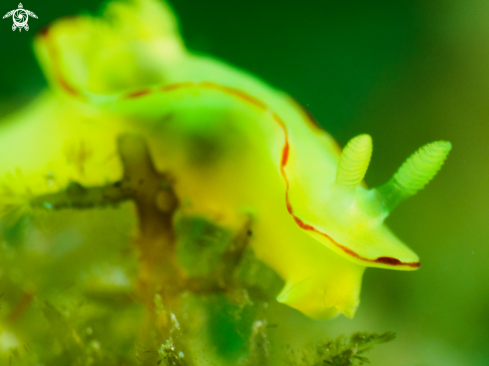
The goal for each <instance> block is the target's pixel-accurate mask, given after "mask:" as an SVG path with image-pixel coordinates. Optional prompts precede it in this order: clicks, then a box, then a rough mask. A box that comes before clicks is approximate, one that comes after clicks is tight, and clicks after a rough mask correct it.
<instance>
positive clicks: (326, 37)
mask: <svg viewBox="0 0 489 366" xmlns="http://www.w3.org/2000/svg"><path fill="white" fill-rule="evenodd" d="M170 3H171V5H172V6H173V8H174V9H175V11H176V13H177V14H178V17H179V19H180V24H181V29H182V32H183V36H184V39H185V40H186V43H187V45H188V47H189V48H191V49H193V50H196V51H199V52H203V53H208V54H211V55H213V56H215V57H218V58H221V59H223V60H225V61H227V62H229V63H231V64H233V65H236V66H238V67H240V68H243V69H245V70H248V71H249V72H251V73H252V74H255V75H257V76H259V77H261V78H262V79H264V80H266V81H267V82H268V83H270V84H272V85H274V86H276V87H278V88H280V89H283V90H285V91H287V92H288V93H290V94H291V95H293V96H294V97H295V98H296V99H298V100H299V101H300V102H301V103H303V104H304V105H305V106H307V108H308V109H309V110H310V111H311V112H312V114H313V115H314V116H315V117H316V118H317V119H318V121H319V122H320V123H321V125H322V126H323V127H324V128H325V129H326V130H328V131H329V132H331V134H332V135H333V136H334V137H335V138H336V139H337V140H338V141H339V142H340V143H341V144H342V145H344V144H345V143H346V142H347V141H348V140H349V139H350V138H351V137H353V136H355V135H357V134H359V133H369V134H371V135H372V137H373V139H374V155H373V158H372V163H371V167H370V169H369V172H368V173H367V183H368V184H369V185H370V186H376V185H379V184H381V183H383V182H384V181H386V180H387V179H388V178H389V177H390V176H391V175H392V174H393V172H394V171H395V169H396V168H397V167H398V166H399V164H400V163H401V162H402V161H403V160H404V159H405V158H406V157H407V156H408V155H409V154H410V153H412V152H413V151H414V150H416V149H417V148H418V147H419V146H421V145H423V144H425V143H427V142H429V141H433V140H438V139H445V140H449V141H451V142H452V143H453V151H452V153H451V155H450V157H449V159H448V161H447V163H446V166H445V167H444V168H443V169H442V171H441V173H440V174H439V176H438V177H437V178H436V179H435V180H434V181H433V182H432V183H430V184H429V185H428V187H427V188H426V189H425V190H424V191H422V192H420V193H418V194H417V195H416V196H415V197H414V198H411V199H409V200H408V201H407V202H405V203H403V204H402V205H401V206H400V207H399V208H397V209H396V210H395V212H394V213H393V214H392V216H391V217H390V218H389V220H388V221H389V224H390V226H391V228H392V229H393V231H394V232H395V233H397V234H398V235H399V236H400V237H401V238H402V239H403V240H404V241H405V242H406V243H407V244H408V245H409V246H411V247H412V248H413V249H414V250H415V251H416V252H417V253H418V254H419V255H420V257H421V259H422V267H421V269H420V270H419V271H417V272H395V271H386V270H379V269H369V270H367V272H366V275H365V278H364V288H363V291H362V305H361V306H360V309H359V311H358V314H357V316H356V317H355V319H353V320H349V319H345V318H338V319H334V320H330V321H324V322H316V323H313V322H306V323H305V324H306V325H304V323H301V325H297V328H295V329H291V330H290V331H292V332H293V331H295V332H297V336H298V338H300V337H301V331H303V330H305V329H309V330H313V331H314V332H316V333H318V334H324V336H326V337H331V336H335V335H338V334H341V333H345V334H349V333H351V332H353V331H358V330H365V331H370V332H374V331H377V332H382V331H395V332H396V333H397V335H398V339H397V340H396V341H395V342H394V343H392V344H389V345H385V346H379V347H377V349H374V350H373V351H372V353H371V357H370V359H371V362H372V364H373V365H378V366H394V365H397V366H408V365H409V366H428V365H432V366H438V365H439V366H451V365H488V364H489V346H488V344H489V312H488V310H489V222H488V219H489V190H488V189H487V187H488V183H489V169H488V167H489V21H488V19H489V2H487V1H485V0H466V1H458V0H434V1H429V2H426V1H420V0H416V1H413V0H409V1H407V0H397V1H387V0H371V1H369V2H365V1H361V0H355V1H353V0H345V1H341V2H340V1H331V0H321V1H319V0H301V1H297V2H289V1H281V2H278V1H275V0H247V1H243V0H233V1H229V0H206V1H197V0H171V1H170ZM102 4H103V2H102V1H97V0H85V1H73V2H67V1H55V0H44V1H42V2H41V1H30V2H24V3H23V5H24V8H25V9H28V10H31V11H33V12H34V13H35V14H37V16H38V17H39V19H32V18H31V19H30V20H29V26H30V30H29V31H28V32H25V31H22V32H20V33H19V32H18V31H16V32H12V29H11V27H12V20H11V19H10V18H8V19H3V20H2V21H0V40H1V42H0V47H1V51H0V70H1V72H0V115H5V114H7V113H10V112H11V111H13V110H15V109H16V108H18V107H19V106H21V105H23V104H25V102H26V101H28V100H29V99H31V98H32V97H33V96H34V95H35V94H36V93H37V92H39V91H40V90H42V89H43V88H45V81H44V79H43V76H42V74H41V71H40V69H39V67H38V65H37V63H36V61H35V59H34V56H33V53H32V49H31V44H32V39H33V36H34V34H35V32H36V31H37V30H38V29H40V28H41V27H42V26H44V25H46V24H48V23H49V22H51V21H52V20H54V19H56V18H58V17H61V16H64V15H69V14H77V13H80V12H90V13H97V12H98V9H99V7H100V6H101V5H102ZM17 6H18V4H17V2H16V1H3V2H2V5H1V9H0V13H1V12H3V13H7V12H8V11H10V10H13V9H16V8H17ZM3 13H2V14H3ZM299 318H300V317H298V319H299Z"/></svg>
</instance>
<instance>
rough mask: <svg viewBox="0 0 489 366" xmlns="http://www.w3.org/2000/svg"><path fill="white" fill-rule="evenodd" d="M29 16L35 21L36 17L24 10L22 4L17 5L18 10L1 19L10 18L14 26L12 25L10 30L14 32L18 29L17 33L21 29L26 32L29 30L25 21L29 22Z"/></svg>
mask: <svg viewBox="0 0 489 366" xmlns="http://www.w3.org/2000/svg"><path fill="white" fill-rule="evenodd" d="M29 15H30V16H31V17H34V18H36V19H37V15H36V14H34V13H33V12H32V11H29V10H25V9H24V6H23V5H22V3H19V8H18V9H15V10H12V11H9V12H8V13H7V14H5V15H4V16H3V19H5V18H8V17H10V16H11V17H12V19H13V20H14V25H12V30H13V31H14V30H16V29H17V28H19V32H20V31H22V28H24V29H25V30H26V31H28V30H29V25H28V24H27V21H28V20H29Z"/></svg>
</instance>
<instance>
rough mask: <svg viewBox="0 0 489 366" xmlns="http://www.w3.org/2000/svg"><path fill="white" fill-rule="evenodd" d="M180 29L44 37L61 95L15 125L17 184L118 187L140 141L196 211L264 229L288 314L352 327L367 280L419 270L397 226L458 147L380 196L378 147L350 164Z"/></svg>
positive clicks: (55, 29)
mask: <svg viewBox="0 0 489 366" xmlns="http://www.w3.org/2000/svg"><path fill="white" fill-rule="evenodd" d="M177 28H178V27H177V24H176V21H175V19H174V17H173V15H172V13H171V11H170V10H169V8H168V7H167V5H166V4H164V3H159V2H155V1H152V0H135V1H132V2H129V3H122V2H113V3H109V4H108V6H107V8H106V10H105V14H104V18H102V19H98V18H91V17H87V16H79V17H70V18H65V19H60V20H58V21H56V22H55V23H54V24H52V25H51V26H49V27H48V28H46V29H44V30H43V31H41V32H40V33H39V34H38V35H37V36H36V40H35V50H36V53H37V55H38V58H39V60H40V63H41V65H42V68H43V70H44V72H45V74H46V77H47V78H48V80H49V82H50V85H51V87H52V88H51V89H52V90H51V91H49V92H47V93H45V95H43V96H42V97H40V98H39V99H38V100H37V101H36V102H34V104H33V105H31V107H30V109H28V110H27V111H24V112H20V113H18V114H17V115H15V116H13V117H11V118H10V120H11V123H4V124H3V125H2V127H1V134H0V136H2V137H1V142H2V143H0V156H1V157H2V161H3V162H7V163H6V164H3V170H4V172H5V173H6V172H8V171H13V170H15V168H17V167H19V168H20V169H21V170H22V174H23V175H24V176H25V177H26V179H25V180H26V181H28V182H35V184H34V183H31V186H30V188H29V189H30V190H31V191H33V192H35V193H36V194H40V193H48V192H50V191H52V190H53V189H54V188H53V187H51V186H49V185H48V184H46V183H45V182H44V181H45V180H46V178H45V177H46V174H47V173H48V172H51V173H50V174H52V176H54V178H55V181H56V184H55V186H57V187H63V186H64V185H66V184H68V182H69V181H71V180H76V181H78V182H80V183H82V184H86V185H94V184H100V183H104V182H107V181H111V180H112V181H115V180H117V179H120V177H121V174H122V171H121V166H120V162H119V161H118V159H117V154H116V140H117V136H118V135H120V134H121V133H137V134H140V135H142V136H144V137H145V138H146V140H147V141H148V145H149V147H150V150H151V153H152V156H153V158H154V160H155V165H156V168H157V169H158V170H159V171H168V172H171V174H172V176H173V177H174V185H175V186H174V189H175V192H176V194H177V196H178V198H179V200H180V202H181V203H182V209H183V210H187V211H188V212H191V213H195V214H198V215H202V216H204V217H208V218H210V219H212V220H214V221H215V222H218V223H220V224H222V225H225V226H227V227H231V228H239V227H240V225H242V224H243V222H245V220H247V219H249V218H251V228H252V232H253V235H252V238H251V246H252V248H253V250H254V252H255V254H256V256H257V257H258V258H259V259H261V260H262V261H263V262H264V263H266V264H267V265H268V266H270V267H271V268H272V269H274V270H275V271H276V272H277V273H278V274H279V275H280V276H281V277H282V278H283V279H284V281H285V287H284V289H283V290H282V292H281V293H280V294H279V295H278V298H277V299H278V301H280V302H282V303H285V304H287V305H289V306H291V307H293V308H296V309H298V310H299V311H301V312H302V313H304V314H306V315H308V316H310V317H313V318H328V317H332V316H335V315H336V314H338V313H343V314H344V315H346V316H348V317H352V316H353V315H354V314H355V311H356V309H357V307H358V304H359V294H360V287H361V277H362V275H363V272H364V269H365V268H366V267H378V268H387V269H397V270H414V269H416V268H418V267H419V263H420V262H419V258H418V256H417V255H416V254H415V253H414V252H413V251H411V250H410V249H409V248H408V247H407V246H406V245H405V244H403V243H402V242H401V241H400V240H399V239H398V238H397V237H396V236H395V235H394V234H393V233H392V232H391V231H390V230H389V229H388V228H387V227H386V226H385V225H384V219H385V218H386V217H387V215H388V214H389V213H390V212H391V211H392V209H393V208H394V207H395V206H396V205H397V204H399V203H400V202H401V201H402V200H404V199H405V198H407V197H409V196H411V195H413V194H415V193H416V192H417V191H418V190H420V189H422V188H423V187H424V186H425V185H426V184H427V183H428V182H429V181H430V180H431V179H432V178H433V177H434V175H435V174H436V173H437V172H438V170H439V169H440V167H441V166H442V164H443V162H444V160H445V158H446V157H447V155H448V152H449V150H450V149H451V145H450V143H449V142H445V141H437V142H433V143H430V144H428V145H426V146H424V147H422V148H421V149H420V150H418V151H417V152H416V153H415V154H413V155H412V156H411V157H410V158H409V159H408V160H407V161H406V162H405V163H404V164H403V165H402V166H401V167H400V169H399V170H398V171H397V173H396V174H395V175H394V176H393V178H392V179H391V180H390V181H388V182H387V183H386V184H384V185H383V186H381V187H379V188H374V189H368V188H366V187H365V185H364V184H362V180H363V178H364V176H365V173H366V171H367V168H368V165H369V161H370V157H371V154H372V140H371V138H370V136H369V135H360V136H357V137H355V138H353V139H352V140H351V141H350V142H349V143H348V144H347V146H346V147H345V148H344V149H343V151H342V152H341V150H340V149H339V148H338V146H337V144H336V143H335V141H334V140H333V139H332V138H331V137H330V135H329V134H328V133H327V132H325V131H324V130H322V129H321V128H320V127H318V125H317V124H315V123H314V121H313V119H312V117H311V116H310V115H309V114H308V113H307V111H306V110H305V109H304V108H303V107H301V106H300V105H299V104H297V103H296V102H295V101H294V100H293V99H292V98H291V97H289V96H287V95H286V94H284V93H282V92H280V91H277V90H275V89H273V88H272V87H270V86H268V85H267V84H265V83H264V82H262V81H260V80H258V79H257V78H255V77H253V76H250V75H249V74H247V73H244V72H242V71H239V70H237V69H235V68H232V67H230V66H228V65H226V64H224V63H221V62H219V61H216V60H214V59H212V58H208V57H204V56H199V55H195V54H192V53H190V52H189V51H187V50H186V49H185V48H184V46H183V43H182V41H181V39H180V37H179V35H178V29H177ZM20 144H22V147H19V145H20ZM67 146H68V147H70V146H71V153H68V154H67V151H70V149H69V148H68V150H67ZM43 182H44V183H43Z"/></svg>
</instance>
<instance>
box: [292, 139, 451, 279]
mask: <svg viewBox="0 0 489 366" xmlns="http://www.w3.org/2000/svg"><path fill="white" fill-rule="evenodd" d="M450 150H451V144H450V143H449V142H446V141H436V142H432V143H429V144H427V145H425V146H423V147H422V148H420V149H419V150H418V151H417V152H415V153H414V154H413V155H412V156H411V157H409V158H408V159H407V160H406V162H405V163H404V164H403V165H402V166H401V167H400V168H399V170H398V171H397V172H396V173H395V174H394V176H393V177H392V179H390V180H389V181H388V182H387V183H385V184H384V185H382V186H381V187H378V188H374V189H367V188H365V187H364V186H362V184H361V182H362V180H363V178H364V176H365V173H366V171H367V168H368V164H369V162H370V157H371V154H372V140H371V138H370V136H368V135H360V136H357V137H355V138H353V139H352V140H351V141H350V142H349V143H348V144H347V146H346V147H345V148H344V150H343V152H342V153H341V156H340V158H339V162H338V166H337V170H336V179H335V180H334V182H333V183H332V184H331V186H330V187H329V189H328V188H327V187H326V190H327V193H325V194H324V196H323V197H322V198H321V200H320V201H318V205H319V204H320V205H321V206H323V207H324V209H322V210H319V209H318V207H310V208H311V209H309V210H301V212H300V213H299V214H298V215H297V217H295V219H296V221H298V222H299V223H300V226H301V227H302V228H303V229H304V230H306V231H307V232H308V233H309V234H310V235H312V236H313V237H315V238H316V239H317V240H319V241H320V242H321V243H323V244H325V245H326V246H327V247H328V248H330V249H332V250H333V251H335V252H336V253H338V254H340V255H342V256H344V257H345V258H348V259H350V260H351V261H353V262H355V263H357V264H360V265H363V266H367V267H379V268H389V269H397V270H414V269H417V268H418V267H419V265H420V261H419V258H418V256H417V255H416V254H415V253H414V252H413V251H412V250H411V249H409V248H408V247H407V246H406V245H405V244H404V243H403V242H402V241H401V240H399V239H398V238H397V237H396V236H395V235H394V234H393V233H392V232H391V231H390V230H389V229H388V228H387V227H386V226H385V225H384V220H385V218H386V217H387V216H388V215H389V214H390V212H391V211H392V210H393V209H394V207H395V206H397V205H398V204H399V203H400V202H402V201H403V200H405V199H406V198H408V197H409V196H412V195H414V194H415V193H416V192H418V191H419V190H420V189H422V188H424V186H425V185H426V184H427V183H428V182H429V181H430V180H431V179H432V178H433V177H434V176H435V175H436V174H437V172H438V171H439V170H440V168H441V166H442V165H443V163H444V161H445V159H446V157H447V155H448V153H449V151H450Z"/></svg>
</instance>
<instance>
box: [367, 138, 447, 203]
mask: <svg viewBox="0 0 489 366" xmlns="http://www.w3.org/2000/svg"><path fill="white" fill-rule="evenodd" d="M451 149H452V144H451V143H450V142H448V141H435V142H432V143H429V144H427V145H425V146H423V147H421V148H420V149H419V150H418V151H416V152H415V153H414V154H412V155H411V156H410V157H409V158H408V159H407V160H406V161H405V162H404V164H402V165H401V167H400V168H399V170H398V171H397V172H396V173H395V174H394V176H393V177H392V178H391V179H390V180H389V181H388V182H387V183H385V184H384V185H382V186H381V187H379V188H377V189H376V191H377V192H378V193H379V195H380V197H381V201H382V205H383V207H384V209H385V210H386V211H387V212H391V211H392V210H393V209H394V208H395V207H396V206H397V205H398V204H399V203H401V202H402V201H404V200H405V199H406V198H408V197H410V196H412V195H414V194H416V193H417V192H418V191H419V190H421V189H423V188H424V187H425V186H426V185H427V184H428V183H429V182H430V181H431V180H432V179H433V178H434V177H435V175H436V174H437V173H438V171H439V170H440V169H441V167H442V166H443V163H444V162H445V159H446V158H447V156H448V153H449V152H450V150H451Z"/></svg>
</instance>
